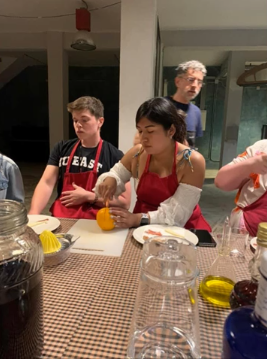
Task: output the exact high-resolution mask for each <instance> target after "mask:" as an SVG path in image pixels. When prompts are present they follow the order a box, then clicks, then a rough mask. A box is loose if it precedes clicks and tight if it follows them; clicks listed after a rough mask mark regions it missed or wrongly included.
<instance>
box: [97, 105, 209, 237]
mask: <svg viewBox="0 0 267 359" xmlns="http://www.w3.org/2000/svg"><path fill="white" fill-rule="evenodd" d="M136 127H137V129H138V131H139V133H140V139H141V145H136V146H134V147H133V148H132V149H130V150H129V151H128V152H127V153H126V154H125V156H124V157H123V158H122V160H121V161H120V163H118V164H116V165H115V166H114V167H113V168H112V169H111V171H109V172H108V173H104V174H103V175H101V176H100V177H99V178H98V180H97V183H96V193H97V194H99V195H100V196H102V197H103V198H104V199H108V198H109V199H110V198H112V197H113V196H114V195H115V196H116V195H119V193H121V191H123V189H124V187H123V186H124V183H126V182H127V181H128V180H129V178H131V177H134V178H135V179H136V184H137V190H136V194H137V201H136V204H135V207H134V210H133V213H130V212H128V211H126V210H124V209H119V208H113V207H111V209H110V211H111V212H112V215H113V217H114V220H115V222H116V226H117V227H122V228H128V227H138V226H140V225H145V224H149V223H151V224H168V225H177V226H180V227H185V228H189V229H192V228H195V229H204V230H208V231H211V227H210V226H209V224H208V223H207V221H206V220H205V219H204V217H203V216H202V214H201V211H200V208H199V206H198V201H199V198H200V194H201V187H202V185H203V182H204V177H205V160H204V158H203V156H202V155H201V154H199V153H198V152H196V151H194V150H192V149H190V148H188V146H186V145H184V144H183V142H184V140H185V138H186V124H185V121H184V117H183V116H182V114H179V113H177V110H176V108H175V106H174V105H173V104H172V103H171V102H170V101H169V100H167V99H165V98H154V99H151V100H148V101H146V102H144V103H143V104H142V105H141V106H140V108H139V110H138V111H137V115H136Z"/></svg>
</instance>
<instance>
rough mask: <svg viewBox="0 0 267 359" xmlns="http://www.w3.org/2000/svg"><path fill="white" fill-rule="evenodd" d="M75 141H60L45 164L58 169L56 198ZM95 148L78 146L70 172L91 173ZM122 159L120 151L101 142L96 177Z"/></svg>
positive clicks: (60, 189) (59, 191)
mask: <svg viewBox="0 0 267 359" xmlns="http://www.w3.org/2000/svg"><path fill="white" fill-rule="evenodd" d="M77 141H78V139H77V138H75V139H74V140H69V141H60V142H58V143H57V144H56V145H55V147H54V148H53V150H52V152H51V154H50V157H49V160H48V163H47V164H48V165H52V166H57V167H59V176H58V184H57V192H58V197H59V196H60V195H61V191H62V185H63V177H64V174H65V172H66V167H67V163H68V158H69V156H70V153H71V151H72V149H73V147H74V145H75V144H76V143H77ZM97 148H98V145H97V146H96V147H92V148H87V147H83V146H82V145H81V144H80V145H79V146H78V147H77V149H76V151H75V153H74V156H73V160H72V164H71V166H70V172H71V173H79V172H88V171H92V170H93V168H94V163H95V156H96V152H97ZM122 157H123V153H122V152H121V151H120V150H118V149H117V148H116V147H114V146H113V145H112V144H111V143H109V142H106V141H103V145H102V149H101V153H100V157H99V162H98V166H97V172H98V173H97V174H98V176H100V175H101V174H102V173H105V172H108V171H109V170H110V169H111V168H112V167H113V166H114V165H115V164H116V163H117V162H119V161H120V159H121V158H122Z"/></svg>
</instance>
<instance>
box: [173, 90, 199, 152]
mask: <svg viewBox="0 0 267 359" xmlns="http://www.w3.org/2000/svg"><path fill="white" fill-rule="evenodd" d="M166 98H167V99H168V100H170V101H171V102H172V103H173V104H174V106H175V107H176V108H177V110H182V111H184V112H185V113H186V118H185V121H186V128H187V142H188V144H189V145H190V146H192V147H194V146H195V142H196V137H202V136H203V131H202V123H201V112H200V109H199V108H198V107H197V106H196V105H194V104H193V103H189V104H185V103H182V102H178V101H175V100H174V99H173V98H172V97H171V96H167V97H166Z"/></svg>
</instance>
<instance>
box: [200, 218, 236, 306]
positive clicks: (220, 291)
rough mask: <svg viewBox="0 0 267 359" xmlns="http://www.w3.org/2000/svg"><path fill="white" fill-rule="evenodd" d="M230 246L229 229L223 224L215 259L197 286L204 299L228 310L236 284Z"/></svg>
mask: <svg viewBox="0 0 267 359" xmlns="http://www.w3.org/2000/svg"><path fill="white" fill-rule="evenodd" d="M230 244H231V243H230V227H229V224H228V223H225V225H224V233H223V235H222V241H221V244H220V246H219V249H218V255H217V258H216V259H215V261H214V262H213V263H212V265H211V267H210V268H209V270H208V271H207V273H206V274H205V276H204V278H203V280H202V281H201V283H200V286H199V292H200V294H201V296H202V297H203V298H204V299H206V300H207V301H208V302H210V303H212V304H214V305H216V306H219V307H223V308H230V302H229V298H230V293H231V291H232V289H233V287H234V284H235V282H236V276H235V270H234V266H233V263H232V259H231V257H230V251H231V245H230Z"/></svg>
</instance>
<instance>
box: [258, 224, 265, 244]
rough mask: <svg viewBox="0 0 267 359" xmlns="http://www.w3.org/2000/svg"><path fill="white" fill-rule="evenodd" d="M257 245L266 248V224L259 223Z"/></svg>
mask: <svg viewBox="0 0 267 359" xmlns="http://www.w3.org/2000/svg"><path fill="white" fill-rule="evenodd" d="M257 243H258V244H259V245H260V246H262V247H267V222H261V223H260V224H259V226H258V232H257Z"/></svg>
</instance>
